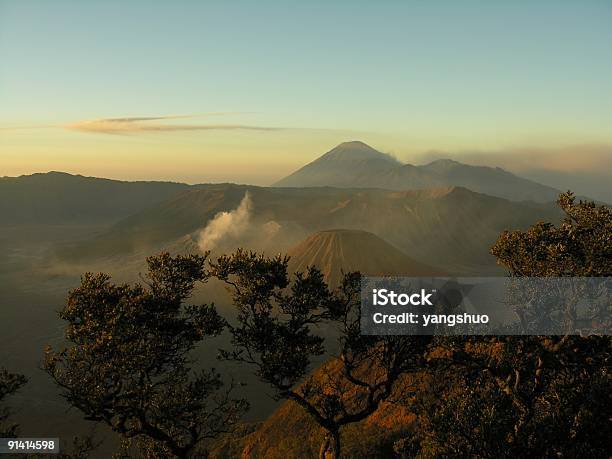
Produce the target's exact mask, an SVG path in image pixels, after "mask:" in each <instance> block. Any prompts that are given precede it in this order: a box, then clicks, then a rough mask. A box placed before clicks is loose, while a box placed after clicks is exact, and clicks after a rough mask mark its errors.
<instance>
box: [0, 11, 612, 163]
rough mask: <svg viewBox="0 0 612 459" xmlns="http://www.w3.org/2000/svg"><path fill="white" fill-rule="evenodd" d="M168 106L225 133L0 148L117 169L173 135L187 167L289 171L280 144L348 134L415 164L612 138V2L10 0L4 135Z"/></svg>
mask: <svg viewBox="0 0 612 459" xmlns="http://www.w3.org/2000/svg"><path fill="white" fill-rule="evenodd" d="M230 3H231V4H230ZM211 112H224V113H225V112H231V113H229V114H224V115H214V116H212V117H209V116H207V117H204V116H202V115H203V114H207V113H211ZM168 115H198V116H196V117H195V118H193V119H188V120H187V121H184V120H183V119H179V120H172V121H167V122H168V123H170V124H179V125H180V124H181V123H187V124H192V125H193V124H198V125H201V124H207V123H212V124H215V125H223V126H225V127H223V128H220V129H219V130H218V131H216V130H212V131H208V130H202V131H199V130H193V131H188V132H187V131H180V130H177V131H171V132H165V133H159V132H156V133H154V134H153V133H151V132H145V133H142V132H140V133H138V134H137V135H136V136H137V137H138V138H139V139H138V140H135V139H134V137H135V136H134V135H130V136H122V138H123V139H125V140H117V139H116V138H114V139H113V140H109V139H106V138H105V137H109V136H108V135H106V134H100V133H99V132H95V133H83V132H73V131H71V130H70V129H68V130H59V131H61V132H55V131H56V130H58V129H57V127H55V128H53V127H52V128H48V129H46V130H45V129H31V130H29V129H28V130H26V131H28V132H27V133H25V132H21V131H20V132H17V131H13V130H12V129H4V131H3V132H2V133H0V135H1V136H4V137H5V140H4V141H3V143H1V144H0V148H2V149H3V150H4V151H5V152H7V151H9V150H10V151H11V152H17V153H14V155H15V156H13V157H12V158H13V163H11V164H13V166H12V169H11V168H9V167H8V166H6V167H7V170H9V171H12V170H18V169H19V165H18V164H16V163H14V162H15V161H18V160H19V158H18V157H23V154H28V155H30V159H31V161H29V162H28V165H27V166H24V167H22V168H21V169H24V170H26V169H28V168H35V167H36V164H40V165H41V167H42V165H43V164H44V165H45V167H46V166H47V164H48V163H49V161H51V159H50V158H49V157H48V156H45V155H47V154H48V153H47V152H48V151H50V150H53V151H54V152H55V153H54V155H55V156H54V157H58V155H59V157H62V155H64V156H65V160H66V161H68V163H70V164H73V165H74V157H73V156H74V155H77V154H81V155H82V154H83V151H84V150H87V151H88V152H91V154H90V157H89V159H88V160H92V161H93V160H96V161H97V162H98V163H100V164H102V165H103V164H105V161H106V160H105V159H103V158H106V156H108V155H110V156H112V153H113V152H116V153H117V154H121V155H125V154H126V152H128V153H127V154H128V155H129V154H130V153H129V152H131V151H134V155H136V156H137V155H138V154H143V155H144V154H146V153H147V152H149V153H151V154H153V153H154V154H155V155H157V156H159V158H160V160H164V159H165V157H164V153H163V152H162V147H164V148H165V147H168V148H171V147H172V145H174V144H176V145H178V146H177V148H176V151H175V152H174V153H173V157H174V158H175V159H177V160H179V159H180V158H188V157H190V156H189V155H192V156H194V155H196V152H197V153H200V152H202V151H204V152H206V153H207V154H209V155H210V157H211V158H213V159H214V161H217V163H214V164H217V165H218V166H219V167H220V169H219V170H222V169H223V167H221V162H219V161H221V160H222V159H223V158H222V157H225V159H227V160H230V161H231V160H233V158H234V156H232V155H233V154H234V153H233V152H235V151H237V150H238V149H239V147H241V146H242V147H244V149H246V150H249V149H252V152H259V154H260V155H261V156H262V160H263V161H264V162H268V163H269V162H270V161H277V162H280V163H282V164H285V165H286V168H287V169H289V168H291V167H293V162H292V160H290V159H287V158H284V157H283V158H280V157H279V155H281V154H282V152H287V151H288V150H289V151H290V152H295V161H294V162H295V163H296V164H297V163H300V162H303V161H304V160H305V159H308V158H307V157H308V155H309V154H310V155H311V156H312V155H316V154H320V153H322V151H321V150H323V151H324V150H325V149H328V148H326V147H325V146H327V147H330V148H331V147H332V146H333V143H335V142H336V141H342V140H348V139H351V138H361V139H365V140H369V141H371V142H374V143H376V145H375V146H378V147H380V148H381V149H386V150H391V151H394V152H396V153H397V154H399V155H400V156H402V155H406V154H409V153H414V152H418V151H423V150H428V149H444V150H472V149H476V150H486V149H491V150H494V149H504V148H511V147H525V146H530V145H535V146H538V147H560V146H567V145H575V144H586V143H588V144H608V143H612V129H611V126H612V0H610V1H573V2H569V1H560V0H557V1H510V0H509V1H503V2H502V1H499V2H495V1H428V2H425V1H412V2H410V1H404V2H391V1H387V2H385V1H376V2H374V1H368V2H365V1H350V2H349V1H336V2H328V1H327V2H312V1H308V2H272V1H265V0H264V1H259V2H255V1H253V2H204V1H197V2H196V1H166V2H162V1H136V0H131V1H104V2H102V1H100V2H94V1H82V0H81V1H62V0H54V1H45V0H41V1H30V0H14V1H10V0H0V127H5V128H6V127H9V128H14V127H32V128H38V127H41V126H46V125H52V126H58V125H59V126H62V127H65V126H66V125H70V126H72V125H73V124H74V123H79V122H81V121H83V120H92V119H101V118H118V117H132V116H168ZM226 125H231V126H233V128H232V129H227V126H226ZM130 126H131V125H130ZM236 126H250V127H255V128H261V127H264V128H268V127H285V128H286V127H288V128H295V129H292V130H290V131H257V130H256V131H248V132H247V131H246V130H245V129H242V127H238V128H236ZM52 131H53V132H52ZM152 136H156V137H153V139H154V140H151V138H152ZM126 137H129V138H127V139H126ZM162 137H163V140H160V139H161V138H162ZM213 139H214V140H213ZM153 144H154V145H153ZM294 144H295V148H293V149H292V145H294ZM42 145H45V146H47V147H49V148H46V149H45V148H43V147H42ZM188 145H191V147H188ZM275 145H276V148H275ZM135 146H136V147H135ZM230 146H231V147H230ZM189 148H192V149H191V150H190V149H189ZM148 149H149V150H148ZM213 150H214V151H213ZM241 151H242V150H241ZM307 151H310V153H307ZM109 152H110V153H109ZM119 152H120V153H119ZM177 152H178V153H177ZM224 152H225V153H224ZM0 154H1V153H0ZM287 154H289V153H287ZM70 155H73V156H70ZM105 155H106V156H105ZM181 155H184V156H181ZM219 155H221V156H222V157H220V156H219ZM70 158H73V159H72V160H71V159H70ZM92 158H93V159H92ZM236 158H238V159H240V158H239V156H237V157H236ZM37 161H38V163H37ZM45 161H47V162H45ZM70 161H72V163H71V162H70ZM83 161H86V159H83ZM185 161H186V167H191V166H190V164H191V163H189V161H187V160H185ZM283 161H284V163H283ZM68 163H67V164H68ZM24 164H25V163H24ZM49 164H50V163H49ZM62 164H63V163H60V164H59V166H61V165H62ZM92 164H93V163H92ZM211 164H212V165H214V164H213V163H211ZM226 165H227V164H226ZM0 167H1V165H0ZM75 167H76V166H75ZM75 167H73V169H75ZM93 167H94V166H93V165H92V166H91V168H93ZM211 167H212V166H211ZM58 168H59V167H58ZM91 168H90V169H91ZM102 169H104V167H102ZM177 170H178V169H177ZM2 172H3V170H0V175H3V174H2ZM177 173H178V172H177Z"/></svg>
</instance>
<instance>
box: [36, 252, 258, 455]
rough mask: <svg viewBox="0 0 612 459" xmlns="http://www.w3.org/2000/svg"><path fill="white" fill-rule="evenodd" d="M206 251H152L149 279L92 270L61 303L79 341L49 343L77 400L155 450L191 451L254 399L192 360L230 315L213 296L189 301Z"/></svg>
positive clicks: (51, 369)
mask: <svg viewBox="0 0 612 459" xmlns="http://www.w3.org/2000/svg"><path fill="white" fill-rule="evenodd" d="M206 256H207V255H204V256H200V255H189V256H176V257H172V256H170V255H169V254H168V253H162V254H160V255H158V256H154V257H149V258H148V259H147V264H148V273H147V274H146V276H145V277H144V278H143V281H144V285H142V284H133V285H130V284H122V285H115V284H113V283H111V282H110V277H109V276H108V275H106V274H91V273H87V274H85V275H84V276H83V277H82V279H81V285H80V287H78V288H76V289H75V290H73V291H72V292H70V294H69V296H68V301H67V304H66V306H65V307H64V308H63V309H62V310H61V311H60V317H61V318H62V319H63V320H66V321H67V322H68V326H67V328H66V332H65V337H66V339H67V340H68V342H69V343H70V347H69V348H67V349H63V350H60V351H54V350H52V349H51V348H48V349H47V351H46V353H45V360H44V369H45V370H46V371H47V373H49V375H51V377H52V378H53V379H54V380H55V382H56V383H57V385H58V386H60V387H61V388H62V391H63V396H64V397H65V398H66V399H67V400H68V402H69V403H70V404H71V405H73V406H74V407H76V408H78V409H79V410H81V411H82V412H83V413H84V415H85V418H86V419H88V420H92V421H97V422H104V423H106V424H107V425H109V426H110V427H111V429H112V430H114V431H115V432H117V433H118V434H120V435H121V437H122V438H124V439H128V440H134V441H135V442H136V444H138V445H139V446H140V447H141V448H144V449H146V450H148V451H150V452H154V454H153V456H155V455H157V456H158V457H168V456H175V457H188V456H189V455H191V454H192V453H194V452H196V451H197V448H198V447H199V446H200V445H201V442H202V441H203V440H205V439H208V438H212V437H215V436H216V435H218V434H219V433H221V432H226V431H227V430H228V429H229V428H230V427H231V426H232V425H233V424H234V423H235V422H236V421H237V420H238V419H239V417H240V416H241V415H242V413H243V412H244V411H245V410H246V408H247V405H246V402H245V401H244V400H237V399H233V398H232V397H231V394H230V392H231V386H230V387H228V388H227V387H224V385H223V382H222V379H221V377H220V375H219V374H218V373H217V372H215V371H214V370H209V371H199V372H195V371H193V370H192V369H191V364H192V363H193V361H192V359H191V358H190V356H189V354H190V352H191V351H193V349H194V348H195V346H196V345H197V344H198V343H200V342H201V341H202V340H203V339H204V338H206V337H210V336H216V335H218V334H219V333H220V332H221V331H222V330H223V328H224V325H225V321H224V320H223V319H222V318H221V317H220V316H219V315H218V314H217V311H216V310H215V308H214V306H210V305H185V304H184V302H185V300H186V299H187V298H189V297H190V295H191V293H192V291H193V289H194V288H195V284H196V283H197V282H205V281H206V280H207V275H206V274H205V272H204V266H205V263H206Z"/></svg>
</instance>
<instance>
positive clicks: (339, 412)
mask: <svg viewBox="0 0 612 459" xmlns="http://www.w3.org/2000/svg"><path fill="white" fill-rule="evenodd" d="M287 263H288V258H287V257H281V256H277V257H274V258H266V257H264V256H263V255H259V254H256V253H253V252H246V251H243V250H238V251H236V252H235V253H234V254H232V255H229V256H222V257H219V258H218V259H217V261H216V262H214V263H211V275H213V276H216V277H217V278H219V279H221V280H222V281H224V282H226V283H227V284H228V285H229V286H230V290H231V291H232V297H233V303H234V305H235V307H236V309H237V324H236V325H233V326H232V325H230V326H229V329H230V332H231V334H232V344H233V346H234V348H233V349H232V350H229V351H228V350H225V351H222V354H221V356H222V358H224V359H228V360H233V361H239V362H243V363H246V364H249V365H252V366H253V367H254V368H255V373H256V375H257V376H258V377H259V378H260V379H261V380H262V381H264V382H265V383H267V384H269V385H270V386H271V387H272V388H273V389H274V390H275V396H276V397H277V398H278V399H289V400H292V401H294V402H295V403H297V404H298V405H299V406H300V407H301V408H302V409H304V410H305V411H306V412H307V413H308V414H309V415H310V417H311V418H312V419H313V420H314V421H315V422H316V423H317V424H318V425H319V426H320V427H322V428H323V429H324V430H325V431H326V435H325V439H324V441H323V443H322V445H321V449H320V457H321V458H339V457H340V454H341V429H342V427H343V426H346V425H347V424H351V423H355V422H359V421H361V420H363V419H365V418H367V417H368V416H370V415H371V414H372V413H374V412H375V411H376V410H377V408H378V407H379V405H380V403H381V402H382V401H384V400H387V399H388V398H389V397H390V396H391V394H392V392H393V388H394V386H395V383H396V382H397V381H398V380H399V378H400V377H401V376H402V375H403V374H405V373H406V372H408V371H410V370H411V369H413V368H414V367H415V366H418V365H421V364H422V363H423V361H424V355H425V353H426V350H427V347H428V344H429V342H430V338H428V337H423V336H420V337H410V336H401V337H397V336H362V335H361V333H360V329H359V318H360V294H359V290H360V275H359V273H349V274H346V275H345V276H344V279H343V282H342V284H341V285H340V287H339V288H338V289H336V290H335V291H330V289H329V288H328V286H327V285H326V283H325V281H324V279H323V275H322V274H321V272H320V271H319V270H317V269H316V268H313V267H311V268H309V269H308V271H307V272H305V273H299V272H298V273H295V275H294V276H293V279H290V276H289V275H288V272H287ZM330 327H333V328H334V329H335V331H334V332H333V333H331V332H330V330H329V328H330ZM324 331H326V333H327V335H328V336H335V337H337V339H338V344H337V345H336V346H331V345H329V344H328V343H326V341H329V340H326V339H325V337H324ZM326 344H328V345H327V346H326ZM333 347H336V348H337V352H335V353H334V355H335V359H333V360H332V361H331V362H330V363H329V364H328V365H326V366H324V367H323V369H322V371H321V372H319V373H323V375H321V374H319V375H317V376H316V377H315V376H313V375H310V376H309V374H310V372H311V370H312V364H313V361H314V360H315V359H317V358H319V359H320V358H321V357H322V356H324V355H326V356H329V355H330V354H331V351H332V349H333Z"/></svg>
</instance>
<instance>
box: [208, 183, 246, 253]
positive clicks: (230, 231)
mask: <svg viewBox="0 0 612 459" xmlns="http://www.w3.org/2000/svg"><path fill="white" fill-rule="evenodd" d="M251 210H252V201H251V195H250V194H249V192H248V191H247V192H246V193H245V194H244V197H243V198H242V201H240V204H239V205H238V207H236V208H235V209H234V210H230V211H229V212H219V213H218V214H217V215H215V217H214V218H213V219H212V220H211V221H210V223H208V225H206V227H205V228H204V229H203V230H202V231H200V234H199V237H198V245H199V247H200V249H202V250H212V249H214V248H216V247H217V246H219V245H220V244H222V243H223V242H224V241H226V240H228V239H233V240H236V239H238V238H240V237H241V236H243V235H244V234H245V233H246V232H247V231H248V229H249V225H250V222H251Z"/></svg>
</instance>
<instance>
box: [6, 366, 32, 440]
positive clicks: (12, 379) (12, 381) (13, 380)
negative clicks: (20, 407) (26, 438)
mask: <svg viewBox="0 0 612 459" xmlns="http://www.w3.org/2000/svg"><path fill="white" fill-rule="evenodd" d="M26 382H28V380H27V378H26V377H25V376H23V375H20V374H16V373H9V372H8V371H7V370H6V368H0V404H3V403H4V402H5V401H6V400H5V399H6V398H7V397H8V396H10V395H13V394H14V393H15V392H17V391H18V390H19V389H20V388H21V387H22V386H23V385H24V384H25V383H26ZM10 414H11V412H10V410H9V409H8V408H7V407H5V406H3V405H0V438H14V437H16V436H17V434H18V432H19V430H18V429H19V426H18V425H17V424H14V423H10V422H9V421H8V419H9V416H10Z"/></svg>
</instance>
